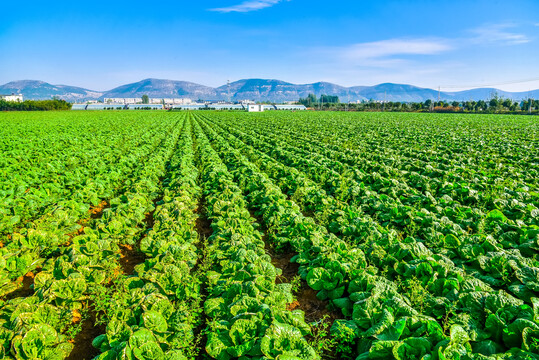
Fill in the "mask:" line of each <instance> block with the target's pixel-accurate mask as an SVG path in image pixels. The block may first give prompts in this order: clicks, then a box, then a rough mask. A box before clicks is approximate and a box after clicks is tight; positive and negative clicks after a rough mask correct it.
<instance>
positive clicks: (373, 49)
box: [341, 39, 452, 62]
mask: <svg viewBox="0 0 539 360" xmlns="http://www.w3.org/2000/svg"><path fill="white" fill-rule="evenodd" d="M451 49H452V46H450V45H449V42H448V41H447V40H442V39H389V40H381V41H374V42H367V43H359V44H353V45H351V46H348V47H346V48H343V49H342V50H341V56H342V57H343V58H345V59H350V60H367V59H379V60H380V59H383V58H392V57H395V56H399V55H434V54H439V53H441V52H444V51H448V50H451ZM395 60H396V59H391V60H390V62H394V61H395Z"/></svg>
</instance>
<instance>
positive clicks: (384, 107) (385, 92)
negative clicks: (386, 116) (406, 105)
mask: <svg viewBox="0 0 539 360" xmlns="http://www.w3.org/2000/svg"><path fill="white" fill-rule="evenodd" d="M386 95H387V91H384V103H383V104H382V112H384V111H386Z"/></svg>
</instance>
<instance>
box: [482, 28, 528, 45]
mask: <svg viewBox="0 0 539 360" xmlns="http://www.w3.org/2000/svg"><path fill="white" fill-rule="evenodd" d="M536 25H537V24H536ZM515 27H516V26H515V25H513V24H496V25H486V26H483V27H480V28H476V29H473V30H472V33H473V34H475V37H474V38H472V39H471V40H472V42H474V43H501V44H504V45H519V44H525V43H528V42H530V39H529V38H528V37H527V36H526V35H524V34H519V33H516V32H513V31H511V29H512V28H515Z"/></svg>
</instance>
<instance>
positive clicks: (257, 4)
mask: <svg viewBox="0 0 539 360" xmlns="http://www.w3.org/2000/svg"><path fill="white" fill-rule="evenodd" d="M282 1H283V0H251V1H244V2H242V3H241V4H238V5H233V6H227V7H223V8H215V9H210V11H217V12H222V13H229V12H249V11H256V10H260V9H264V8H268V7H272V6H274V5H277V4H278V3H280V2H282ZM284 1H289V0H284Z"/></svg>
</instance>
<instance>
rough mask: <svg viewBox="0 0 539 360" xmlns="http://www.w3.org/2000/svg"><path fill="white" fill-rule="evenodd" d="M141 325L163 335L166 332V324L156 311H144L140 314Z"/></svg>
mask: <svg viewBox="0 0 539 360" xmlns="http://www.w3.org/2000/svg"><path fill="white" fill-rule="evenodd" d="M142 324H143V326H144V327H146V328H147V329H149V330H152V331H155V332H160V333H163V332H165V331H167V329H168V324H167V320H166V319H165V317H164V316H163V315H162V314H161V313H159V312H157V311H153V310H150V311H146V312H145V313H144V314H142Z"/></svg>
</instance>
